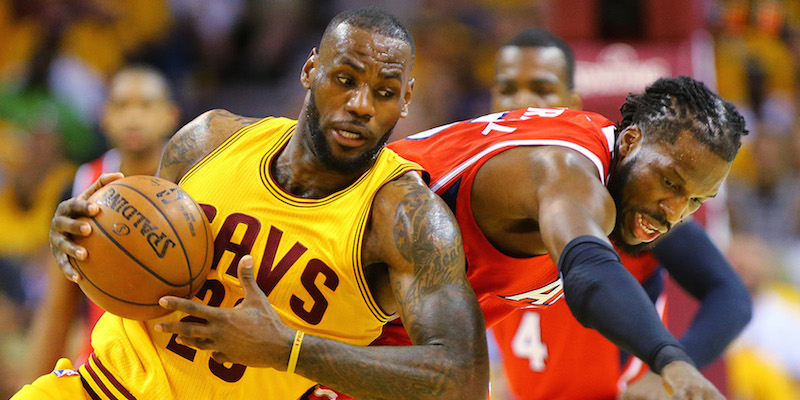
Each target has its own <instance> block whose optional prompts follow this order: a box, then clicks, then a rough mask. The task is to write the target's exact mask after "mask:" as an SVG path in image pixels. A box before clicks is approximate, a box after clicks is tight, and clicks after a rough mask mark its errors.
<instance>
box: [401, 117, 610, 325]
mask: <svg viewBox="0 0 800 400" xmlns="http://www.w3.org/2000/svg"><path fill="white" fill-rule="evenodd" d="M614 130H615V127H614V124H613V123H612V122H611V121H609V120H607V119H606V118H604V117H602V116H600V115H598V114H594V113H590V112H583V111H574V110H568V109H546V108H528V109H521V110H515V111H510V112H502V113H495V114H490V115H486V116H483V117H480V118H476V119H473V120H468V121H463V122H457V123H453V124H449V125H445V126H442V127H439V128H434V129H431V130H428V131H425V132H422V133H419V134H416V135H412V136H409V137H408V138H406V139H403V140H400V141H397V142H394V143H392V144H390V145H389V147H390V148H391V149H392V150H394V151H396V152H397V153H398V154H400V155H401V156H402V157H404V158H406V159H409V160H412V161H415V162H417V163H419V164H420V165H422V167H423V168H424V169H425V170H426V171H427V172H428V173H429V174H430V186H431V189H433V190H434V191H435V192H436V193H437V194H439V195H440V196H442V198H443V199H444V200H445V201H446V202H447V203H448V205H450V207H451V208H453V209H454V212H455V215H456V219H457V220H458V225H459V227H460V228H461V235H462V236H463V240H464V250H465V253H466V256H467V276H468V278H469V281H470V283H471V284H472V287H473V289H475V293H476V294H477V296H478V301H479V302H480V305H481V308H482V310H483V313H484V317H485V318H486V326H487V328H489V327H491V326H492V325H494V324H495V323H496V322H497V321H499V320H500V319H502V318H503V317H504V316H506V315H508V314H509V313H511V312H512V311H514V310H515V309H517V308H539V307H544V306H548V305H551V304H554V303H556V302H557V301H558V300H559V299H560V298H561V297H563V294H564V291H563V288H562V283H561V279H560V277H559V272H558V269H557V267H556V265H555V264H554V263H553V262H552V261H551V260H550V256H549V255H542V256H536V257H530V258H514V257H509V256H507V255H505V254H503V253H501V252H500V251H498V250H497V249H495V248H494V247H493V246H492V245H491V244H490V243H489V241H488V239H486V237H485V236H484V235H483V233H482V232H481V230H480V228H478V225H477V224H476V222H475V219H474V218H473V216H472V205H471V199H470V192H471V189H472V182H473V180H474V178H475V175H476V174H477V172H478V169H479V168H480V167H481V166H482V165H483V164H484V163H485V162H486V161H487V160H489V159H490V158H491V157H493V156H495V155H497V154H499V153H501V152H503V151H505V150H508V149H510V148H513V147H518V146H560V147H566V148H569V149H572V150H575V151H577V152H579V153H581V154H583V155H584V156H585V157H587V158H588V159H589V160H591V161H592V162H593V163H594V164H595V166H596V167H597V177H598V179H599V180H601V181H602V182H603V183H604V184H605V182H606V179H607V177H608V172H609V166H610V164H611V156H612V154H611V152H612V149H613V148H614ZM403 333H405V332H403Z"/></svg>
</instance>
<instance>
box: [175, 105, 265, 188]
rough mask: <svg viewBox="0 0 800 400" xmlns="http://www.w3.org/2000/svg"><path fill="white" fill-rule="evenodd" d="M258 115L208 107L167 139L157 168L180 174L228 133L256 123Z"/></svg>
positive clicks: (176, 177)
mask: <svg viewBox="0 0 800 400" xmlns="http://www.w3.org/2000/svg"><path fill="white" fill-rule="evenodd" d="M258 120H259V119H258V118H250V117H242V116H240V115H236V114H232V113H230V112H228V111H225V110H212V111H209V112H207V113H205V114H203V115H201V116H200V117H197V118H196V119H195V120H193V121H192V122H190V123H188V124H187V125H186V126H184V127H183V128H181V129H180V130H179V131H178V133H176V134H175V136H173V137H172V139H171V140H170V141H169V144H168V145H167V148H166V149H165V150H164V154H163V156H162V157H161V167H160V170H161V171H165V170H172V171H177V172H176V173H175V175H176V176H173V177H170V178H175V180H176V181H177V180H178V179H179V178H180V177H181V176H183V173H185V172H186V171H188V170H189V168H191V167H192V166H193V165H194V164H196V163H197V162H198V161H200V160H201V159H202V158H203V157H205V156H206V155H207V154H208V153H210V152H211V151H212V150H213V149H214V148H216V147H217V146H218V145H219V144H220V143H222V142H223V141H224V140H225V139H227V138H228V137H229V136H230V135H231V134H233V133H234V132H237V131H238V130H240V129H242V128H243V127H245V126H247V125H250V124H252V123H254V122H257V121H258Z"/></svg>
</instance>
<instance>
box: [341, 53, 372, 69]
mask: <svg viewBox="0 0 800 400" xmlns="http://www.w3.org/2000/svg"><path fill="white" fill-rule="evenodd" d="M335 61H337V62H339V63H341V64H342V65H347V66H349V67H350V68H352V69H354V70H356V72H360V73H364V72H365V71H366V69H364V66H363V65H360V64H357V63H356V62H355V61H353V59H351V58H350V57H348V56H346V55H344V54H340V55H338V56H336V58H335Z"/></svg>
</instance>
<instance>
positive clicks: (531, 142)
mask: <svg viewBox="0 0 800 400" xmlns="http://www.w3.org/2000/svg"><path fill="white" fill-rule="evenodd" d="M516 146H559V147H566V148H568V149H572V150H575V151H577V152H578V153H581V154H583V155H584V156H585V157H586V158H588V159H589V160H591V161H592V162H593V163H594V165H595V166H596V167H597V172H598V174H599V176H600V180H601V181H602V182H603V184H604V185H605V183H606V176H607V175H608V174H607V173H606V171H605V170H604V169H603V162H602V161H600V157H598V156H597V155H596V154H594V153H592V152H591V151H589V150H588V149H587V148H585V147H583V146H581V145H578V144H575V143H572V142H567V141H564V140H553V139H520V140H507V141H505V142H498V143H495V144H493V145H491V146H489V147H487V148H486V149H484V150H483V151H481V152H480V153H478V154H476V155H474V156H472V157H470V158H469V159H468V160H466V161H464V162H463V163H461V164H460V165H459V166H457V167H455V168H453V170H452V171H450V172H448V173H447V174H445V175H444V176H443V177H441V178H440V179H439V180H438V181H436V182H434V183H433V185H431V190H433V191H434V192H437V191H438V190H439V189H441V188H442V187H444V186H447V184H448V183H450V181H452V180H453V179H454V178H455V177H457V176H458V175H460V174H461V173H462V172H464V170H465V169H467V168H468V167H469V166H470V165H472V164H475V163H476V162H478V161H479V160H480V159H481V158H483V157H484V156H486V155H487V154H489V153H491V152H493V151H495V150H498V149H502V148H504V147H516Z"/></svg>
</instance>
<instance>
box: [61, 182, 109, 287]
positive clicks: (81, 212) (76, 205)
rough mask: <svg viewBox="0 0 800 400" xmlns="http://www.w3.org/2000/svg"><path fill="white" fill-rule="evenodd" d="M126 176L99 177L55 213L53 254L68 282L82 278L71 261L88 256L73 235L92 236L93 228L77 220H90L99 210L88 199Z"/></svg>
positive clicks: (64, 202) (65, 202) (66, 201)
mask: <svg viewBox="0 0 800 400" xmlns="http://www.w3.org/2000/svg"><path fill="white" fill-rule="evenodd" d="M123 176H124V175H122V174H121V173H119V172H115V173H112V174H103V175H100V177H99V178H97V180H96V181H94V183H92V185H91V186H89V187H88V188H86V190H84V191H83V193H81V194H79V195H78V196H77V197H73V198H71V199H68V200H64V201H62V202H61V203H60V204H59V205H58V208H57V209H56V214H55V215H54V216H53V219H52V220H51V221H50V251H52V252H53V255H54V256H55V257H56V261H57V262H58V267H59V268H61V272H63V273H64V275H66V276H67V279H69V280H71V281H73V282H78V280H80V279H81V275H80V274H79V273H78V271H76V270H75V268H73V267H72V265H71V264H70V263H69V258H70V257H72V258H76V259H78V260H84V259H86V257H87V256H88V253H87V252H86V249H84V248H83V247H81V246H78V245H76V244H75V243H74V242H73V241H72V235H78V236H89V235H90V234H91V233H92V226H91V225H89V223H88V222H85V221H79V220H78V218H80V217H91V216H94V215H96V214H97V213H98V212H99V211H100V208H99V207H98V206H97V204H94V203H90V202H88V201H87V199H88V198H89V196H91V195H92V194H93V193H94V192H96V191H97V190H98V189H100V188H101V187H103V186H105V185H107V184H109V183H110V182H113V181H115V180H117V179H120V178H122V177H123Z"/></svg>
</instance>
